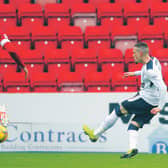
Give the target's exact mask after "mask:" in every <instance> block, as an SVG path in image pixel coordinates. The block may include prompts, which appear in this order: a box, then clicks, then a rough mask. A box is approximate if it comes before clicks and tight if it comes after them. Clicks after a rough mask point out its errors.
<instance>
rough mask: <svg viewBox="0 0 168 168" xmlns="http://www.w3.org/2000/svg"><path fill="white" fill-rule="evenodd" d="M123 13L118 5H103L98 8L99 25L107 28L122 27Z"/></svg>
mask: <svg viewBox="0 0 168 168" xmlns="http://www.w3.org/2000/svg"><path fill="white" fill-rule="evenodd" d="M123 18H124V17H123V12H122V7H121V5H120V4H117V3H114V4H113V3H111V4H110V3H105V4H100V5H99V6H98V19H99V21H100V23H101V25H106V26H107V27H109V28H112V27H113V26H121V25H123Z"/></svg>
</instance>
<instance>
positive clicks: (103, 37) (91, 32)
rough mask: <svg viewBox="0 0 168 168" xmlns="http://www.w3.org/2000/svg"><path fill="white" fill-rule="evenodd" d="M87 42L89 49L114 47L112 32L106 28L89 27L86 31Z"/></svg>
mask: <svg viewBox="0 0 168 168" xmlns="http://www.w3.org/2000/svg"><path fill="white" fill-rule="evenodd" d="M85 42H86V46H87V47H88V48H95V49H99V48H102V47H103V48H104V47H105V48H110V47H111V45H112V42H111V33H110V30H109V29H108V28H107V27H104V26H88V27H87V28H86V30H85Z"/></svg>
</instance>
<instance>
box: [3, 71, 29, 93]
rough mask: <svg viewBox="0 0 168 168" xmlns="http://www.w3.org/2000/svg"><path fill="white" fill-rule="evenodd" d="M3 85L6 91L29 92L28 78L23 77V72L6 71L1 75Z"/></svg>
mask: <svg viewBox="0 0 168 168" xmlns="http://www.w3.org/2000/svg"><path fill="white" fill-rule="evenodd" d="M3 87H4V91H7V92H14V93H19V92H21V93H22V92H30V83H29V79H27V80H26V79H25V73H24V72H7V73H5V74H4V75H3Z"/></svg>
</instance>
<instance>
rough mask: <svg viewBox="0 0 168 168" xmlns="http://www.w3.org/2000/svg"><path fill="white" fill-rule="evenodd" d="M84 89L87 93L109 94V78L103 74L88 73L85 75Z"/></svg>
mask: <svg viewBox="0 0 168 168" xmlns="http://www.w3.org/2000/svg"><path fill="white" fill-rule="evenodd" d="M85 87H86V91H88V92H109V91H111V78H110V76H109V75H108V74H106V73H105V72H90V73H88V74H85Z"/></svg>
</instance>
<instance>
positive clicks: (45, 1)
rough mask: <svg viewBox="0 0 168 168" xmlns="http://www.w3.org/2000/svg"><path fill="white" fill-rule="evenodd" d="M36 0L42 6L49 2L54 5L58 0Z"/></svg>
mask: <svg viewBox="0 0 168 168" xmlns="http://www.w3.org/2000/svg"><path fill="white" fill-rule="evenodd" d="M35 2H36V3H37V4H40V5H41V7H42V8H44V7H45V6H46V4H48V3H50V4H52V5H54V4H55V3H56V2H57V0H36V1H35Z"/></svg>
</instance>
